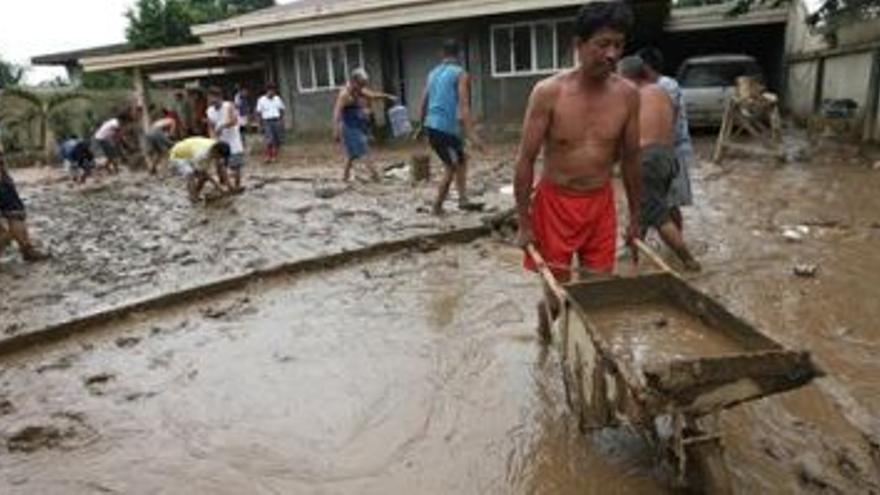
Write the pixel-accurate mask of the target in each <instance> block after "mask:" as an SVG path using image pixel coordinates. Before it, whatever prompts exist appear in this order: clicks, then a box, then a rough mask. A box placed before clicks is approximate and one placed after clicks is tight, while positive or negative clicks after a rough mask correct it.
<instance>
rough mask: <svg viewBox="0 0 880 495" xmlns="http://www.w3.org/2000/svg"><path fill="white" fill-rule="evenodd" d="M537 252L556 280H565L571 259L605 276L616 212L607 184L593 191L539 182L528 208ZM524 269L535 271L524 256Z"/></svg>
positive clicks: (612, 248)
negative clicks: (562, 278)
mask: <svg viewBox="0 0 880 495" xmlns="http://www.w3.org/2000/svg"><path fill="white" fill-rule="evenodd" d="M531 217H532V228H533V229H534V232H535V241H536V244H537V248H538V252H540V253H541V256H543V257H544V261H546V262H547V264H548V265H549V266H550V269H551V270H552V271H553V273H554V274H555V275H556V276H562V277H564V278H568V276H569V275H570V272H569V271H568V270H567V269H566V267H570V266H571V258H572V255H574V254H575V253H577V255H578V259H579V261H580V263H581V266H583V267H585V268H589V269H590V270H593V271H597V272H603V273H608V272H611V271H612V270H613V269H614V261H615V258H616V254H617V211H616V208H615V205H614V188H613V187H612V186H611V182H610V181H609V182H608V183H607V184H606V185H605V186H603V187H602V188H600V189H597V190H595V191H589V192H582V191H575V190H571V189H566V188H564V187H560V186H558V185H556V184H553V183H552V182H550V181H549V180H547V179H542V180H541V181H540V182H539V183H538V186H537V187H536V188H535V196H534V199H533V200H532V208H531ZM524 266H525V267H526V269H528V270H532V271H534V270H535V263H534V262H533V261H532V259H531V257H530V256H529V255H528V254H526V256H525V262H524Z"/></svg>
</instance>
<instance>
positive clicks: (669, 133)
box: [620, 56, 701, 271]
mask: <svg viewBox="0 0 880 495" xmlns="http://www.w3.org/2000/svg"><path fill="white" fill-rule="evenodd" d="M620 72H621V73H622V74H623V75H624V76H625V77H626V78H628V79H630V80H631V81H632V82H633V83H635V84H636V86H638V88H639V97H640V108H641V111H640V117H639V130H640V136H641V137H640V141H639V146H640V147H641V151H642V153H641V163H642V184H643V186H642V188H643V189H642V190H643V197H642V213H641V219H640V225H641V228H642V231H641V236H644V235H645V234H646V233H647V230H648V228H650V227H653V228H655V229H656V230H657V233H658V234H660V238H661V239H663V242H664V243H665V244H666V245H667V246H669V248H670V249H672V251H673V252H675V254H676V255H678V257H679V258H681V261H682V262H683V263H684V266H685V268H687V269H688V270H691V271H700V269H701V267H700V264H699V263H698V262H697V260H696V259H694V257H693V255H692V254H691V252H690V250H689V249H688V247H687V245H686V244H685V242H684V238H683V237H682V235H681V229H680V228H679V227H678V226H677V225H676V224H675V222H674V221H673V219H672V206H671V204H670V202H669V190H670V188H671V187H672V181H673V179H674V178H675V176H676V175H677V174H678V168H679V165H678V159H677V158H676V156H675V108H674V106H673V103H672V99H671V98H669V95H668V94H667V93H666V90H664V89H663V88H661V87H660V86H659V85H657V84H655V83H653V82H651V81H650V79H649V77H648V74H647V72H646V71H645V67H644V62H643V61H642V59H641V58H639V57H638V56H632V57H627V58H625V59H623V60H622V61H621V62H620Z"/></svg>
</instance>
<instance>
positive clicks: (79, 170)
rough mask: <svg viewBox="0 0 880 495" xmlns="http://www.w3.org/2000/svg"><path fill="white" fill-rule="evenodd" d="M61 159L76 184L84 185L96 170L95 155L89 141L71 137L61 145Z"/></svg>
mask: <svg viewBox="0 0 880 495" xmlns="http://www.w3.org/2000/svg"><path fill="white" fill-rule="evenodd" d="M61 159H62V160H63V162H64V168H65V169H66V170H67V173H68V174H70V178H71V179H73V182H74V183H76V184H84V183H85V182H86V179H88V178H89V177H90V176H91V175H92V171H93V170H94V169H95V155H94V154H92V149H91V143H90V142H89V140H88V139H79V138H76V137H71V138H70V139H67V140H65V141H64V142H63V143H61Z"/></svg>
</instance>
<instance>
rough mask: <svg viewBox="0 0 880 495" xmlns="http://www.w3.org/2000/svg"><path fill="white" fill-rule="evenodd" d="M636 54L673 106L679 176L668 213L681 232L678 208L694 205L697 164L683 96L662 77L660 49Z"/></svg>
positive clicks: (671, 192)
mask: <svg viewBox="0 0 880 495" xmlns="http://www.w3.org/2000/svg"><path fill="white" fill-rule="evenodd" d="M637 55H638V56H639V58H641V59H642V61H643V62H644V63H645V73H646V74H647V77H648V80H649V81H650V82H652V83H655V84H657V85H658V86H660V87H661V88H663V89H664V90H666V93H667V94H669V97H670V98H671V99H672V104H673V106H674V107H675V156H676V158H678V173H677V174H675V177H674V178H673V179H672V186H671V187H670V188H669V203H670V206H671V207H672V209H671V210H670V212H671V214H672V221H673V222H675V225H676V226H678V229H679V230H681V231H684V217H683V215H682V213H681V208H682V207H685V206H690V205H692V204H693V202H694V197H693V192H692V189H691V173H690V170H691V168H692V167H693V166H694V164H695V163H696V154H695V153H694V146H693V143H692V142H691V131H690V126H689V125H688V116H687V105H686V102H685V100H684V93H683V92H682V90H681V86H679V84H678V81H676V80H675V79H673V78H671V77H669V76H664V75H663V72H662V71H663V54H662V53H661V52H660V50H658V49H657V48H653V47H648V48H642V49H641V50H639V51H638V53H637Z"/></svg>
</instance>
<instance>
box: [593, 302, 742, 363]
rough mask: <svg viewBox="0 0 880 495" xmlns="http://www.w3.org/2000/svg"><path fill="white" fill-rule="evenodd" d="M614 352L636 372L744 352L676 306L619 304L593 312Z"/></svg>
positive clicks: (594, 319)
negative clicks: (672, 362) (679, 361)
mask: <svg viewBox="0 0 880 495" xmlns="http://www.w3.org/2000/svg"><path fill="white" fill-rule="evenodd" d="M589 318H590V321H591V322H592V323H593V324H594V325H595V327H596V329H597V330H599V332H601V334H602V336H603V337H604V338H605V339H606V341H607V342H608V343H609V345H610V346H611V351H612V352H613V353H615V354H616V355H617V356H620V357H621V358H622V359H623V360H625V361H626V362H629V363H630V364H631V365H632V366H633V367H634V368H635V369H639V370H641V369H644V367H645V366H646V365H651V364H660V363H668V362H671V361H673V360H676V359H688V358H700V357H713V356H723V355H729V354H735V353H737V352H742V346H741V345H740V344H738V343H737V342H736V341H735V340H734V339H731V338H730V337H728V336H727V335H726V334H724V333H722V332H720V331H716V330H714V329H712V328H710V327H708V326H707V325H705V324H704V323H703V322H702V321H701V320H700V319H699V318H698V317H696V316H694V315H692V314H690V313H688V312H686V311H684V310H682V309H680V308H678V307H677V306H675V305H672V304H665V303H662V302H648V303H644V304H615V305H612V306H606V307H603V308H597V309H593V310H591V311H590V312H589Z"/></svg>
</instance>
